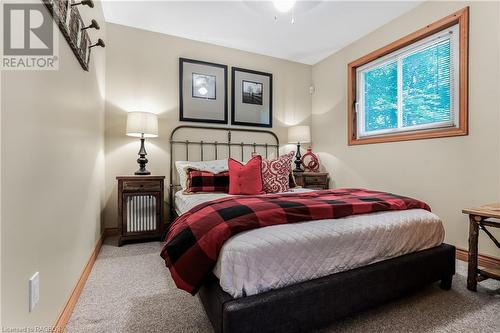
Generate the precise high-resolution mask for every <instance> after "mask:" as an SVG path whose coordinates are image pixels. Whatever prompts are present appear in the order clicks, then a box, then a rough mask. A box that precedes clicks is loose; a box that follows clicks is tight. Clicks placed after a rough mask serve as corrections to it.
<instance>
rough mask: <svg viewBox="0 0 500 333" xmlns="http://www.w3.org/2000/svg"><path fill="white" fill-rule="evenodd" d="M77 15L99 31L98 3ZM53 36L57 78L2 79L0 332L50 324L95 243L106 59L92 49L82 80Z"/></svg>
mask: <svg viewBox="0 0 500 333" xmlns="http://www.w3.org/2000/svg"><path fill="white" fill-rule="evenodd" d="M82 10H83V11H84V13H83V15H86V17H89V16H90V15H92V18H95V19H96V20H98V21H99V23H101V26H103V28H104V29H105V26H104V24H102V23H103V21H104V19H103V15H102V10H101V7H100V4H99V3H96V7H95V8H94V9H92V10H91V12H90V10H89V9H87V8H83V9H82ZM89 14H90V15H89ZM92 35H93V36H97V34H95V32H93V33H92ZM98 35H99V36H104V30H101V31H100V32H99V34H98ZM58 36H59V59H60V64H59V70H57V71H24V72H21V71H15V72H14V71H10V72H9V71H6V72H3V73H2V78H1V80H2V82H1V83H2V84H1V109H2V122H1V144H2V146H1V153H2V155H1V158H2V161H1V165H2V170H1V172H2V173H1V182H2V193H1V198H2V202H1V206H2V208H3V209H2V212H1V213H2V216H1V219H2V234H1V237H2V238H1V254H2V258H1V259H2V260H1V264H2V266H1V282H2V299H1V305H2V324H3V325H4V326H5V327H13V326H15V327H26V326H34V325H37V326H47V325H53V324H54V323H55V321H56V319H57V317H58V315H59V314H60V312H61V310H62V309H63V307H64V305H65V302H66V301H67V299H68V297H69V295H70V293H71V291H72V289H73V288H74V286H75V285H76V282H77V281H78V279H79V277H80V274H81V272H82V270H83V268H84V266H85V264H86V262H87V260H88V259H89V256H90V254H91V253H92V251H93V248H94V246H95V244H96V241H97V239H98V237H99V236H100V234H101V225H100V224H101V216H100V215H101V210H102V206H103V195H104V188H103V186H104V97H103V96H104V95H103V94H104V74H105V72H104V64H105V50H104V49H94V52H93V55H92V60H91V66H90V72H85V71H83V70H82V68H81V67H80V65H79V63H78V62H77V60H76V58H75V56H74V55H73V53H72V52H71V50H70V48H69V46H68V44H67V43H66V41H65V39H64V38H63V37H62V35H61V33H59V32H58ZM37 271H38V272H40V302H39V304H38V307H37V308H36V309H35V310H34V311H33V312H31V313H29V312H28V280H29V278H30V277H31V276H32V275H33V274H34V273H35V272H37Z"/></svg>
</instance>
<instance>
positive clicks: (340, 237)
mask: <svg viewBox="0 0 500 333" xmlns="http://www.w3.org/2000/svg"><path fill="white" fill-rule="evenodd" d="M302 191H304V190H302ZM225 196H227V194H223V193H213V194H190V195H185V194H182V193H181V192H178V193H176V195H175V197H176V198H175V202H176V209H177V211H178V213H181V214H182V213H184V212H186V211H188V210H189V209H191V208H192V207H194V206H196V205H197V204H199V203H202V202H204V201H207V200H214V199H218V198H221V197H225ZM443 239H444V229H443V225H442V222H441V220H440V219H439V217H437V216H436V215H435V214H433V213H430V212H428V211H426V210H423V209H412V210H405V211H390V212H379V213H372V214H364V215H355V216H349V217H345V218H341V219H328V220H318V221H310V222H303V223H294V224H282V225H275V226H270V227H265V228H260V229H254V230H250V231H246V232H243V233H240V234H238V235H236V236H234V237H232V238H231V239H229V240H228V241H227V242H226V243H225V244H224V246H223V247H222V250H221V252H220V254H219V258H218V261H217V264H216V266H215V268H214V270H213V273H214V274H215V275H216V276H217V277H218V278H219V280H220V285H221V287H222V289H223V290H224V291H226V292H227V293H228V294H230V295H231V296H233V297H241V296H249V295H254V294H258V293H261V292H264V291H268V290H271V289H277V288H281V287H285V286H288V285H292V284H295V283H298V282H302V281H307V280H311V279H315V278H319V277H322V276H326V275H330V274H333V273H337V272H342V271H346V270H349V269H353V268H356V267H360V266H365V265H368V264H371V263H375V262H377V261H382V260H386V259H389V258H393V257H397V256H401V255H403V254H407V253H412V252H416V251H420V250H424V249H428V248H432V247H435V246H438V245H440V244H441V243H442V242H443Z"/></svg>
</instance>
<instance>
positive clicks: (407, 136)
mask: <svg viewBox="0 0 500 333" xmlns="http://www.w3.org/2000/svg"><path fill="white" fill-rule="evenodd" d="M455 24H458V29H459V37H458V40H459V64H458V67H459V111H458V127H453V128H440V129H429V130H420V131H415V132H407V133H397V134H389V135H383V136H373V137H366V138H357V134H356V129H357V126H356V111H355V103H356V69H357V68H358V67H361V66H363V65H365V64H367V63H369V62H372V61H374V60H376V59H378V58H381V57H383V56H385V55H387V54H389V53H392V52H394V51H397V50H399V49H401V48H404V47H406V46H408V45H411V44H413V43H415V42H417V41H419V40H422V39H424V38H426V37H428V36H430V35H433V34H435V33H437V32H439V31H441V30H443V29H446V28H449V27H451V26H453V25H455ZM468 69H469V7H465V8H463V9H461V10H459V11H457V12H455V13H453V14H451V15H448V16H446V17H444V18H442V19H440V20H438V21H436V22H434V23H432V24H429V25H428V26H426V27H424V28H422V29H419V30H417V31H415V32H413V33H411V34H409V35H407V36H405V37H402V38H400V39H398V40H396V41H394V42H392V43H390V44H389V45H386V46H384V47H382V48H380V49H378V50H376V51H373V52H371V53H369V54H367V55H365V56H363V57H361V58H359V59H358V60H355V61H353V62H351V63H349V64H348V65H347V71H348V72H347V88H348V92H347V121H348V124H347V129H348V130H347V135H348V138H347V142H348V145H349V146H352V145H363V144H370V143H382V142H395V141H407V140H419V139H431V138H443V137H451V136H460V135H468V134H469V120H468V91H469V88H468V84H469V83H468Z"/></svg>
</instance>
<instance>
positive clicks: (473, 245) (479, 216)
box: [462, 203, 500, 291]
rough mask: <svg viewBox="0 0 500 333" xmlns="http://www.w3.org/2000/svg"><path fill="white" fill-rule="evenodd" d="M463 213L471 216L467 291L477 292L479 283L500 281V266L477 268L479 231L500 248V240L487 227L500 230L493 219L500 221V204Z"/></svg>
mask: <svg viewBox="0 0 500 333" xmlns="http://www.w3.org/2000/svg"><path fill="white" fill-rule="evenodd" d="M462 213H464V214H468V215H469V267H468V272H467V289H469V290H472V291H477V283H478V282H481V281H483V280H486V279H496V280H500V266H497V267H488V268H479V267H478V266H477V248H478V237H479V230H482V231H484V232H485V233H486V235H488V237H489V238H490V239H491V240H492V241H493V243H495V245H496V246H497V247H498V248H500V243H499V242H498V240H497V239H496V238H495V237H494V236H493V235H492V234H491V233H490V232H489V230H488V229H487V228H486V227H492V228H500V222H498V221H493V220H491V219H492V218H493V219H500V204H498V203H497V204H489V205H485V206H482V207H479V208H469V209H464V210H462Z"/></svg>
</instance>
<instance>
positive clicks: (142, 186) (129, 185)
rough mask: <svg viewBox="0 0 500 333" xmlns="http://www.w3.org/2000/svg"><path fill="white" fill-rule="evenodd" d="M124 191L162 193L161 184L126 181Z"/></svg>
mask: <svg viewBox="0 0 500 333" xmlns="http://www.w3.org/2000/svg"><path fill="white" fill-rule="evenodd" d="M123 190H124V191H161V184H160V183H159V182H157V181H154V182H152V181H149V182H148V181H124V182H123Z"/></svg>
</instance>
